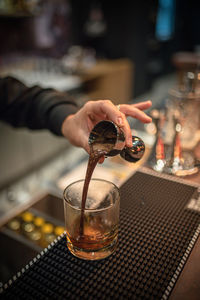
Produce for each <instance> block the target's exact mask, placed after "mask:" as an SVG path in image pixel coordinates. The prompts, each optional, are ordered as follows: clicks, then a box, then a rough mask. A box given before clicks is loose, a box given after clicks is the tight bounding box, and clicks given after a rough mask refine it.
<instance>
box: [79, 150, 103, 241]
mask: <svg viewBox="0 0 200 300" xmlns="http://www.w3.org/2000/svg"><path fill="white" fill-rule="evenodd" d="M106 153H107V151H105V150H99V149H95V150H94V149H93V147H90V156H89V160H88V165H87V171H86V176H85V182H84V186H83V193H82V203H81V218H80V237H83V235H84V211H85V203H86V199H87V192H88V187H89V184H90V180H91V177H92V173H93V171H94V169H95V167H96V165H97V163H98V161H99V159H100V158H101V157H103V156H104V155H105V154H106Z"/></svg>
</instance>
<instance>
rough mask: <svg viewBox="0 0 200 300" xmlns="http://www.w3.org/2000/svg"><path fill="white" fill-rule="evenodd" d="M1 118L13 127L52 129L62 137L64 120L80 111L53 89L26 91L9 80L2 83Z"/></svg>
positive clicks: (0, 92)
mask: <svg viewBox="0 0 200 300" xmlns="http://www.w3.org/2000/svg"><path fill="white" fill-rule="evenodd" d="M0 99H1V101H0V118H1V120H3V121H5V122H7V123H10V124H11V125H12V126H14V127H28V128H30V129H49V130H51V131H52V132H53V133H55V134H57V135H61V134H62V133H61V126H62V123H63V121H64V119H65V118H66V117H67V116H68V115H71V114H73V113H75V112H76V111H77V107H76V105H75V103H74V102H73V100H72V99H70V97H69V96H68V95H67V94H65V93H61V92H58V91H55V90H53V89H42V88H40V87H38V86H34V87H32V88H28V87H26V86H25V85H24V84H23V83H21V82H20V81H18V80H16V79H14V78H11V77H7V78H3V79H0Z"/></svg>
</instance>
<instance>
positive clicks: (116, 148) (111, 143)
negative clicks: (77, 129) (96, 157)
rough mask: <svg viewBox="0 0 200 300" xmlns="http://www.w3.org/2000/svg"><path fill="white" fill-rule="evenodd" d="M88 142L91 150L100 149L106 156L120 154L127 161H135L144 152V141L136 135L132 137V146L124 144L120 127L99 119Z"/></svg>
mask: <svg viewBox="0 0 200 300" xmlns="http://www.w3.org/2000/svg"><path fill="white" fill-rule="evenodd" d="M88 143H89V145H90V146H92V148H93V150H102V151H105V152H106V156H115V155H117V154H120V156H121V157H122V158H123V159H125V160H127V161H129V162H137V161H138V160H140V159H141V158H142V156H143V154H144V152H145V145H144V142H143V141H142V140H141V139H140V138H139V137H137V136H133V137H132V144H133V146H132V147H130V148H129V147H126V146H125V136H124V133H123V131H122V130H121V128H119V127H118V126H117V125H116V124H115V123H113V122H112V121H100V122H99V123H97V124H96V125H95V126H94V128H93V129H92V131H91V133H90V135H89V140H88Z"/></svg>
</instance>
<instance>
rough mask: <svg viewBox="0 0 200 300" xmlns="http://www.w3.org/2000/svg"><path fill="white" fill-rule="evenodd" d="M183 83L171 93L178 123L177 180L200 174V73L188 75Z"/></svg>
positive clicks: (173, 170) (173, 168)
mask: <svg viewBox="0 0 200 300" xmlns="http://www.w3.org/2000/svg"><path fill="white" fill-rule="evenodd" d="M183 83H184V84H183V86H180V87H179V89H172V90H171V91H170V92H169V95H170V100H171V107H170V111H171V115H172V117H173V120H174V122H173V127H174V129H173V131H174V138H173V143H172V153H173V154H172V160H171V173H173V174H175V175H177V176H186V175H191V174H194V173H196V172H198V168H197V167H195V161H196V158H195V155H194V149H195V147H196V146H197V144H198V142H199V141H200V86H199V83H200V72H196V73H193V72H187V73H186V74H185V79H184V81H183ZM168 109H169V107H168ZM169 114H170V113H169V111H168V115H169ZM168 122H169V120H168Z"/></svg>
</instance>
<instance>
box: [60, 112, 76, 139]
mask: <svg viewBox="0 0 200 300" xmlns="http://www.w3.org/2000/svg"><path fill="white" fill-rule="evenodd" d="M73 116H74V114H71V115H69V116H67V117H66V118H65V119H64V121H63V123H62V126H61V133H62V135H63V136H65V137H66V136H67V135H66V131H68V130H70V129H69V121H70V119H71V118H73Z"/></svg>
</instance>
